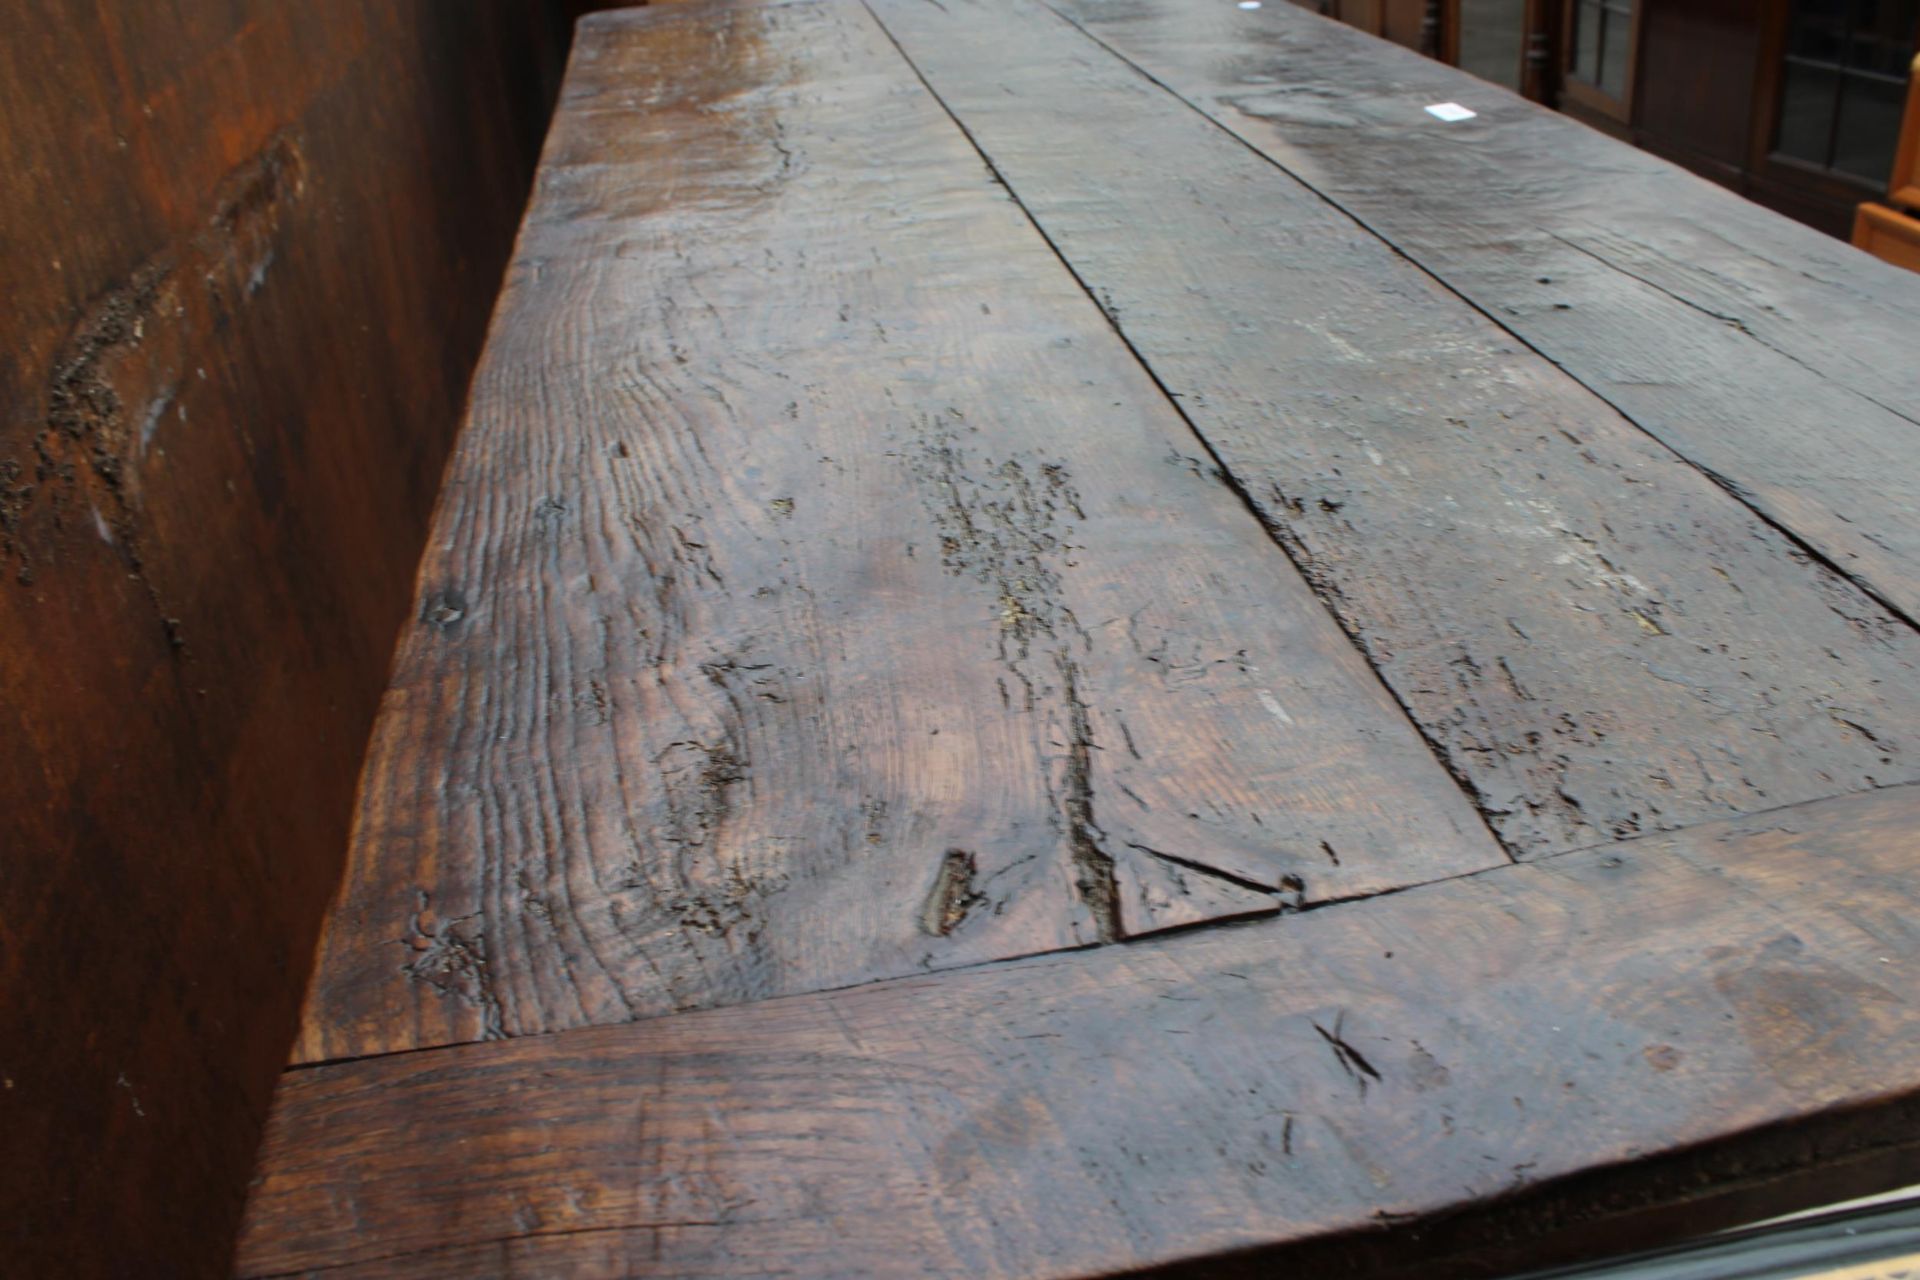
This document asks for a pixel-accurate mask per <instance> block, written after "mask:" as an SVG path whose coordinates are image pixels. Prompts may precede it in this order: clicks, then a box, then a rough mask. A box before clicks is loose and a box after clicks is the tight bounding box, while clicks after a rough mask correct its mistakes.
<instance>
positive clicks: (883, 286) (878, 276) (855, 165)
mask: <svg viewBox="0 0 1920 1280" xmlns="http://www.w3.org/2000/svg"><path fill="white" fill-rule="evenodd" d="M1199 452H1200V450H1199V448H1198V445H1197V442H1196V441H1194V439H1193V437H1192V436H1191V434H1190V433H1189V432H1188V430H1187V429H1186V427H1185V426H1184V424H1183V423H1182V422H1181V420H1180V418H1179V416H1178V415H1177V414H1176V413H1175V412H1174V410H1173V409H1172V407H1171V406H1170V405H1169V404H1168V403H1167V401H1166V400H1165V399H1164V397H1163V396H1162V395H1161V394H1160V393H1159V392H1158V391H1157V389H1156V388H1155V387H1154V386H1153V384H1152V382H1151V381H1150V380H1149V378H1148V377H1147V375H1146V374H1145V372H1144V371H1143V370H1142V369H1141V368H1140V367H1139V366H1138V364H1137V363H1136V362H1135V361H1134V360H1133V359H1132V357H1131V356H1130V355H1129V354H1128V352H1127V351H1126V349H1125V347H1124V346H1123V345H1122V344H1121V343H1120V342H1119V341H1118V340H1117V339H1116V338H1115V336H1114V335H1113V333H1112V332H1111V330H1110V329H1109V328H1108V326H1107V325H1106V323H1105V322H1104V320H1103V319H1102V317H1101V315H1100V312H1099V310H1098V309H1097V308H1096V307H1095V306H1094V305H1093V304H1092V303H1091V302H1090V301H1089V300H1088V299H1087V298H1086V297H1085V295H1084V294H1083V293H1082V292H1081V291H1080V289H1079V288H1078V286H1077V285H1076V284H1075V282H1074V281H1073V279H1072V278H1071V276H1070V275H1069V274H1068V273H1067V272H1066V271H1065V270H1064V269H1063V268H1062V267H1061V266H1060V265H1059V263H1058V262H1057V261H1056V260H1055V259H1054V257H1053V256H1052V254H1051V253H1050V252H1049V251H1048V249H1047V247H1046V245H1045V243H1044V241H1043V240H1042V239H1041V237H1040V236H1039V235H1038V234H1036V233H1035V232H1034V231H1033V229H1032V228H1031V227H1030V226H1029V225H1028V223H1027V222H1026V220H1025V218H1024V216H1023V215H1022V213H1021V212H1020V210H1019V209H1018V208H1017V207H1016V206H1015V205H1014V204H1013V203H1012V202H1011V201H1009V200H1008V199H1007V197H1006V195H1005V193H1004V192H1003V191H1001V190H1000V189H999V188H998V187H996V186H995V185H994V184H993V183H992V181H991V180H990V175H989V173H988V172H987V170H986V168H985V167H984V166H983V165H982V163H981V162H980V160H979V158H978V157H977V155H975V154H974V152H973V151H972V149H971V148H970V147H969V146H968V144H967V143H966V141H965V139H964V137H963V136H962V135H961V133H960V132H959V131H958V130H957V129H955V128H954V127H953V125H952V124H951V122H950V121H948V120H947V119H946V117H945V116H944V114H943V113H942V112H941V111H940V109H939V108H938V106H937V105H936V104H935V103H934V102H933V101H932V99H931V98H930V97H929V96H928V95H927V93H926V92H925V90H924V89H923V88H922V87H921V86H920V85H919V83H918V82H917V81H916V80H915V78H914V76H913V73H912V71H911V70H910V69H909V68H908V66H907V65H906V64H905V63H904V62H903V61H902V59H901V58H900V56H899V55H898V53H897V51H896V50H895V49H894V48H893V47H892V46H891V45H890V44H889V43H888V41H887V39H886V37H885V36H884V34H883V33H882V32H881V31H880V30H879V28H878V27H877V26H876V25H875V24H874V23H873V21H872V19H871V18H870V17H869V16H868V15H867V14H866V13H865V11H864V10H862V9H860V8H858V7H857V6H850V5H829V4H791V5H779V6H767V7H740V8H732V9H720V10H704V11H688V10H680V11H678V12H677V13H676V12H674V11H668V12H667V13H666V14H664V15H647V14H635V15H624V16H619V17H611V18H604V19H594V20H589V22H588V24H587V25H586V26H584V27H583V28H582V36H581V40H580V42H579V43H578V44H577V46H576V54H575V61H574V64H573V66H572V68H571V70H570V72H569V80H568V83H567V87H566V89H565V91H564V93H563V100H562V104H561V108H560V111H559V115H558V118H557V120H556V123H555V126H554V129H553V132H552V134H551V136H550V139H549V143H548V149H547V153H546V156H545V159H544V161H543V166H542V174H541V178H540V182H539V185H538V190H537V194H536V198H535V201H534V204H533V207H532V209H531V211H530V213H529V216H528V220H527V223H526V225H525V228H524V230H523V233H522V237H521V241H520V245H519V248H518V252H517V257H516V261H515V264H514V266H513V268H512V271H511V274H510V278H509V282H508V285H507V290H506V293H505V295H504V298H503V301H502V303H501V307H500V310H499V312H498V314H497V317H496V321H495V324H494V328H493V333H492V337H491V340H490V344H489V349H488V353H487V355H486V357H485V358H484V360H483V362H482V367H481V370H480V372H479V374H478V375H477V377H476V383H475V389H474V401H473V408H472V411H471V415H470V420H469V423H468V426H467V428H466V431H465V433H464V435H463V437H462V441H461V444H460V447H459V450H458V453H457V455H456V457H455V460H454V462H453V464H452V467H451V469H450V471H449V475H448V479H447V485H446V489H445V495H444V498H443V503H442V507H441V510H440V513H439V515H438V517H437V520H436V524H435V530H434V533H433V536H432V538H431V546H430V550H429V553H428V555H427V558H426V561H425V563H424V566H423V568H422V571H421V574H422V576H421V582H420V592H421V596H420V601H419V614H418V617H419V622H418V625H416V626H415V627H414V628H412V629H411V631H410V632H409V634H408V636H407V637H406V639H405V641H404V643H403V646H402V650H401V654H400V658H399V660H398V667H397V673H396V675H395V678H394V683H393V687H392V690H391V692H390V693H389V696H388V699H387V702H386V705H385V708H384V710H383V712H382V716H381V720H380V725H379V729H378V731H377V733H376V738H375V741H374V744H373V748H372V754H371V757H370V760H369V764H368V769H367V774H366V780H365V784H364V787H363V807H362V811H361V815H360V819H359V824H358V829H357V833H356V837H355V844H354V850H353V854H352V858H351V865H350V868H349V872H348V879H347V883H346V887H345V889H344V891H343V896H342V898H341V901H340V903H339V905H338V907H337V908H336V910H335V913H334V915H333V917H332V920H331V924H330V927H329V931H328V933H327V936H326V939H325V942H324V945H323V950H322V956H321V961H320V968H319V974H318V978H317V980H316V983H315V986H314V988H313V991H312V994H311V996H310V1000H309V1007H308V1015H307V1023H306V1031H305V1035H304V1038H303V1041H302V1044H301V1047H300V1050H299V1055H300V1057H301V1058H303V1059H305V1060H313V1059H321V1058H332V1057H342V1056H357V1055H364V1054H372V1053H382V1052H391V1051H394V1050H399V1049H408V1048H416V1047H420V1046H424V1045H434V1044H441V1043H446V1042H450V1041H459V1040H471V1039H479V1038H482V1037H488V1036H499V1035H518V1034H524V1033H528V1032H538V1031H548V1030H553V1029H558V1028H565V1027H574V1026H580V1025H584V1024H594V1023H604V1022H609V1021H622V1020H625V1019H629V1018H633V1017H637V1016H642V1015H647V1014H656V1013H662V1012H667V1011H671V1010H676V1009H687V1008H696V1007H702V1006H708V1005H714V1004H722V1003H727V1002H732V1001H739V1000H747V999H755V998H760V997H766V996H771V995H778V994H783V993H790V992H796V991H806V990H814V989H819V988H823V987H831V986H841V985H846V984H849V983H854V982H862V981H869V980H872V979H875V978H881V977H887V976H897V975H901V974H908V973H914V972H918V971H921V970H924V969H930V968H942V967H949V966H954V965H963V964H971V963H977V962H979V961H982V960H986V959H991V958H997V957H1005V956H1011V955H1019V954H1025V953H1029V952H1036V951H1045V950H1049V949H1054V948H1060V947H1072V946H1080V945H1085V944H1089V943H1094V942H1100V941H1107V940H1111V939H1113V938H1116V937H1121V936H1133V935H1137V934H1140V933H1145V932H1150V931H1153V930H1156V929H1162V928H1167V927H1170V926H1175V925H1184V924H1189V923H1193V922H1195V921H1199V920H1205V919H1214V918H1221V917H1225V916H1230V915H1238V914H1246V913H1249V912H1263V911H1273V910H1277V909H1280V908H1282V907H1283V906H1288V905H1303V904H1311V903H1315V902H1322V901H1327V900H1329V899H1334V898H1341V897H1348V896H1353V895H1357V894H1364V893H1371V892H1377V891H1379V890H1382V889H1387V888H1394V887H1399V886H1404V885H1407V884H1410V883H1415V882H1418V881H1422V880H1427V879H1432V878H1434V877H1437V876H1442V875H1448V874H1453V873H1456V872H1459V871H1462V870H1467V869H1471V868H1477V867H1485V866H1488V865H1491V864H1493V863H1497V862H1501V861H1503V860H1504V855H1503V854H1502V852H1501V851H1500V849H1499V847H1498V845H1497V844H1496V843H1495V841H1494V840H1493V838H1492V837H1491V835H1490V833H1489V832H1488V831H1487V829H1486V828H1485V826H1484V824H1483V823H1482V822H1481V820H1480V818H1479V816H1478V814H1477V813H1476V812H1475V810H1474V809H1473V807H1472V806H1471V805H1470V804H1469V803H1468V801H1467V800H1466V798H1465V797H1464V796H1463V795H1462V793H1460V792H1459V790H1458V789H1457V788H1456V787H1455V785H1454V784H1453V782H1452V781H1451V780H1450V779H1449V778H1448V777H1447V776H1446V774H1445V772H1444V771H1443V770H1442V769H1441V768H1440V766H1439V765H1438V763H1437V762H1436V761H1435V760H1434V759H1433V758H1432V756H1431V755H1430V754H1429V753H1428V751H1427V750H1426V748H1425V747H1424V745H1423V744H1422V742H1421V740H1420V738H1419V736H1418V735H1417V733H1416V732H1415V731H1414V730H1413V728H1412V726H1411V725H1410V724H1409V723H1408V722H1407V721H1406V719H1405V718H1404V716H1403V715H1402V714H1401V713H1400V711H1399V709H1398V708H1397V707H1396V706H1395V704H1394V702H1393V701H1392V699H1391V698H1390V696H1389V695H1388V693H1387V691H1386V690H1385V689H1384V688H1383V687H1382V686H1381V685H1380V684H1379V682H1378V681H1377V680H1376V679H1375V677H1374V676H1373V674H1372V672H1371V671H1370V670H1369V669H1368V667H1367V665H1366V663H1365V662H1364V661H1363V660H1362V659H1361V657H1360V656H1359V655H1358V654H1357V653H1356V652H1354V651H1353V649H1352V648H1351V646H1350V645H1349V644H1348V643H1347V642H1346V640H1345V638H1344V636H1343V635H1342V633H1341V632H1340V630H1339V628H1338V626H1337V625H1336V624H1335V622H1334V621H1333V619H1332V618H1331V616H1330V615H1329V614H1328V613H1327V612H1326V610H1325V609H1324V608H1323V607H1322V606H1321V604H1320V603H1319V601H1318V600H1317V599H1316V597H1315V596H1314V594H1313V592H1312V591H1311V589H1310V588H1308V586H1307V585H1306V584H1305V583H1304V582H1303V581H1302V580H1301V579H1300V577H1299V576H1298V575H1297V574H1296V573H1295V571H1294V570H1293V568H1292V567H1291V566H1290V564H1289V563H1288V561H1287V559H1286V557H1285V556H1284V555H1283V554H1282V552H1281V551H1280V550H1279V548H1277V547H1276V546H1274V545H1273V544H1272V542H1271V540H1270V539H1269V538H1268V537H1267V535H1266V533H1265V532H1264V531H1263V530H1262V528H1261V527H1260V525H1259V523H1258V522H1257V521H1256V520H1255V519H1253V518H1252V516H1251V515H1250V514H1249V513H1248V512H1247V511H1246V510H1245V509H1244V507H1243V506H1242V505H1241V503H1240V502H1239V500H1238V499H1237V498H1236V497H1235V496H1234V494H1233V493H1232V492H1231V491H1230V489H1229V488H1228V487H1227V486H1225V485H1224V484H1222V483H1221V482H1220V480H1219V478H1218V477H1217V476H1216V475H1215V474H1214V473H1213V470H1212V468H1211V466H1210V465H1209V464H1208V463H1207V462H1206V461H1205V460H1204V458H1202V457H1199V456H1196V455H1198V454H1199Z"/></svg>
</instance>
